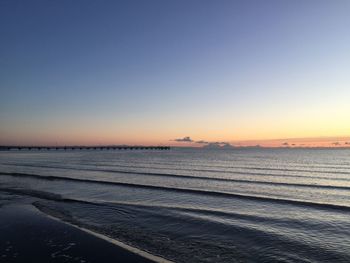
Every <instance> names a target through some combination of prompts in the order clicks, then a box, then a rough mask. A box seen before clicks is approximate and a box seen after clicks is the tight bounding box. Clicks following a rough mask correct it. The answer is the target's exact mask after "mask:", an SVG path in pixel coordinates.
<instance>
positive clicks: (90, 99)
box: [0, 0, 350, 146]
mask: <svg viewBox="0 0 350 263" xmlns="http://www.w3.org/2000/svg"><path fill="white" fill-rule="evenodd" d="M349 14H350V1H347V0H328V1H325V0H314V1H313V0H282V1H281V0H275V1H272V0H265V1H260V0H256V1H253V0H242V1H234V0H230V1H225V0H220V1H212V0H210V1H206V0H200V1H194V0H186V1H185V0H179V1H164V0H159V1H156V0H148V1H143V0H140V1H134V0H128V1H103V0H102V1H90V0H81V1H79V0H77V1H70V0H61V1H36V0H33V1H16V0H2V1H0V95H1V96H0V144H2V145H4V144H6V145H9V144H26V145H29V144H54V145H63V144H90V145H92V144H145V145H150V144H157V145H168V144H170V145H173V144H174V145H177V144H180V145H183V144H186V143H188V142H181V141H177V140H176V139H181V138H184V137H190V138H192V139H191V140H198V141H199V140H203V141H208V142H216V141H222V142H230V143H234V144H239V145H252V144H255V143H256V144H266V145H275V144H276V141H278V143H277V144H284V143H292V141H295V140H298V143H299V144H302V143H309V142H310V143H311V144H312V145H316V146H317V145H318V144H320V145H324V144H325V142H326V144H327V143H328V144H329V145H333V146H339V145H337V144H335V143H336V142H340V144H344V145H345V143H346V142H350V119H349V116H350V103H349V101H350V74H349V72H350V48H349V47H350V16H349ZM305 138H306V139H305ZM308 138H309V139H308ZM299 141H301V142H299ZM191 143H192V144H193V142H190V144H191ZM346 145H348V144H346Z"/></svg>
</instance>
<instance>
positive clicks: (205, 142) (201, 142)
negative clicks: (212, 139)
mask: <svg viewBox="0 0 350 263" xmlns="http://www.w3.org/2000/svg"><path fill="white" fill-rule="evenodd" d="M195 143H198V144H208V143H209V142H207V141H203V140H200V141H195Z"/></svg>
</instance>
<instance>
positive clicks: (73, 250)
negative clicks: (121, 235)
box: [0, 204, 153, 263]
mask: <svg viewBox="0 0 350 263" xmlns="http://www.w3.org/2000/svg"><path fill="white" fill-rule="evenodd" d="M0 262H1V263H2V262H4V263H5V262H6V263H11V262H16V263H19V262H23V263H24V262H25V263H30V262H35V263H40V262H45V263H49V262H55V263H56V262H58V263H61V262H80V263H88V262H98V263H105V262H141V263H142V262H153V261H151V260H148V259H146V258H143V257H141V256H139V255H136V254H134V253H131V252H129V251H127V250H125V249H123V248H121V247H118V246H116V245H114V244H112V243H109V242H107V241H105V240H102V239H100V238H98V237H95V236H93V235H90V234H88V233H86V232H84V231H82V230H79V229H77V228H75V227H73V226H70V225H67V224H65V223H62V222H59V221H57V220H54V219H51V218H49V217H47V216H45V215H44V214H42V213H41V212H39V211H37V210H36V209H35V208H34V207H32V206H30V205H14V204H11V205H5V206H0Z"/></svg>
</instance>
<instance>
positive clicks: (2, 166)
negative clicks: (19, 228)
mask: <svg viewBox="0 0 350 263" xmlns="http://www.w3.org/2000/svg"><path fill="white" fill-rule="evenodd" d="M1 194H2V195H3V196H4V195H16V196H27V197H29V198H32V200H33V203H34V205H35V206H36V207H37V208H39V209H40V210H41V211H43V212H45V213H49V214H51V215H53V216H56V217H58V218H60V219H62V220H65V221H68V222H71V223H74V224H76V225H79V226H82V227H85V228H88V229H91V230H93V231H96V232H99V233H102V234H105V235H108V236H110V237H113V238H115V239H118V240H120V241H123V242H125V243H127V244H129V245H132V246H135V247H138V248H141V249H143V250H146V251H148V252H151V253H153V254H155V255H160V256H162V257H164V258H167V259H170V260H174V261H176V262H350V150H346V149H233V150H214V149H177V148H174V149H171V150H170V151H141V150H140V151H122V150H120V151H111V150H110V151H107V150H105V151H93V150H92V151H88V150H83V151H78V150H76V151H63V150H62V151H3V152H0V195H1Z"/></svg>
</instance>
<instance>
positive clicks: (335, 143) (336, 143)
mask: <svg viewBox="0 0 350 263" xmlns="http://www.w3.org/2000/svg"><path fill="white" fill-rule="evenodd" d="M332 144H333V145H335V146H338V145H340V142H333V143H332Z"/></svg>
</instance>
